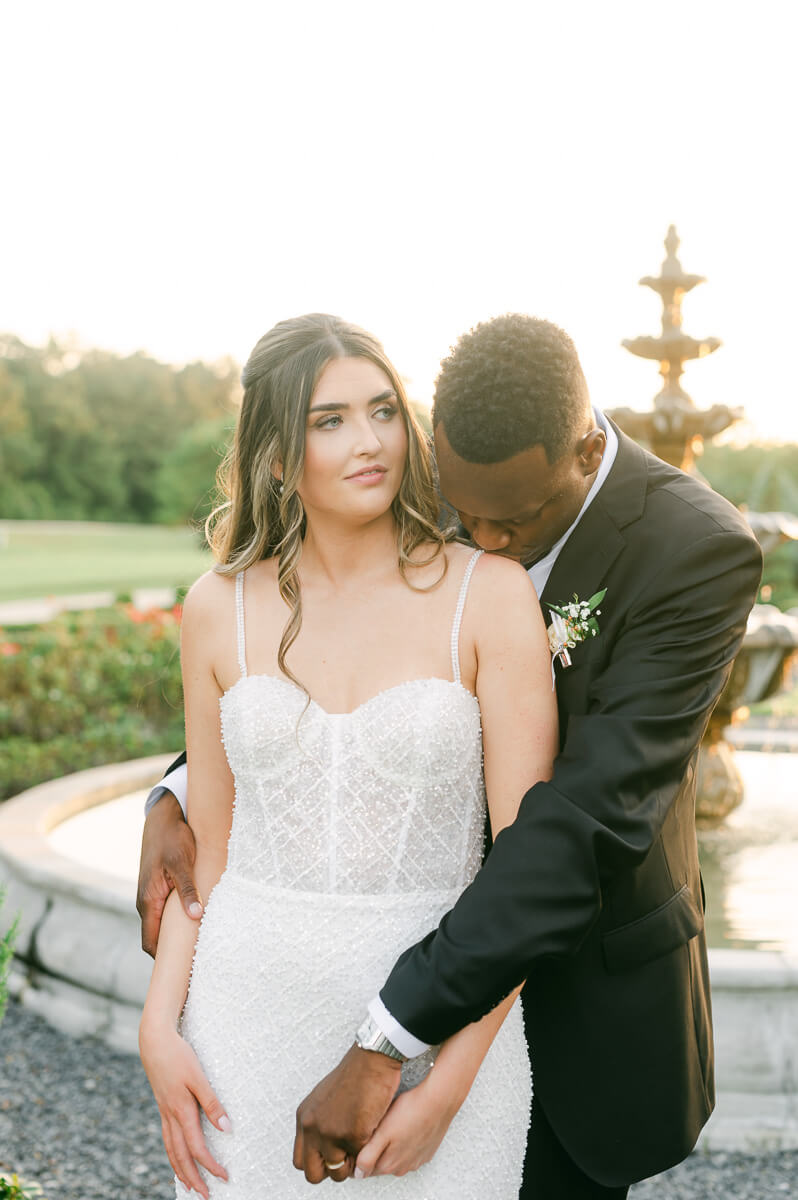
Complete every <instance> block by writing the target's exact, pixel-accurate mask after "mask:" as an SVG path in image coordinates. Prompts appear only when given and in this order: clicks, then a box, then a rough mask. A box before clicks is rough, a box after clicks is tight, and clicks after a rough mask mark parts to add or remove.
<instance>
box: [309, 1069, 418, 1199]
mask: <svg viewBox="0 0 798 1200" xmlns="http://www.w3.org/2000/svg"><path fill="white" fill-rule="evenodd" d="M401 1070H402V1064H401V1063H400V1062H398V1061H397V1060H396V1059H393V1058H389V1057H388V1056H387V1055H386V1054H379V1053H377V1052H376V1051H374V1050H361V1048H360V1047H359V1046H357V1045H354V1046H352V1047H351V1048H350V1049H349V1050H347V1052H346V1054H345V1055H344V1057H343V1058H342V1059H341V1061H340V1062H339V1064H338V1066H337V1067H335V1068H334V1069H333V1070H332V1071H330V1073H329V1075H325V1077H324V1079H322V1081H321V1083H317V1084H316V1086H315V1087H314V1089H313V1091H312V1092H310V1094H309V1095H307V1096H306V1097H305V1099H304V1100H303V1101H302V1103H301V1104H300V1106H299V1108H298V1109H297V1113H296V1140H295V1142H294V1166H295V1167H296V1169H297V1170H298V1171H304V1172H305V1178H306V1179H307V1180H308V1182H309V1183H321V1181H322V1179H325V1178H326V1177H327V1176H328V1175H329V1177H330V1178H331V1179H334V1180H336V1181H340V1180H342V1179H346V1178H347V1177H348V1176H349V1175H350V1174H351V1173H352V1168H353V1166H354V1161H355V1159H356V1158H357V1156H358V1154H359V1153H360V1150H361V1149H362V1147H363V1146H365V1144H366V1142H367V1141H368V1140H369V1138H370V1137H371V1135H372V1134H373V1132H374V1130H375V1129H376V1128H377V1126H378V1125H379V1123H380V1121H381V1120H382V1118H383V1117H384V1116H385V1114H386V1112H387V1111H388V1108H389V1107H390V1104H391V1101H392V1100H393V1098H394V1096H395V1095H396V1091H397V1088H398V1087H399V1076H400V1074H401ZM343 1159H346V1167H345V1168H341V1169H340V1170H336V1171H332V1172H330V1171H328V1170H327V1166H326V1164H327V1163H340V1162H341V1161H342V1160H343Z"/></svg>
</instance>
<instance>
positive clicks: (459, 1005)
mask: <svg viewBox="0 0 798 1200" xmlns="http://www.w3.org/2000/svg"><path fill="white" fill-rule="evenodd" d="M760 576H761V554H760V551H759V548H758V546H757V544H756V542H755V541H754V540H753V538H751V537H749V536H747V535H745V534H743V533H737V532H723V531H719V532H717V533H713V534H711V535H710V536H707V537H704V538H702V539H700V540H698V541H694V542H693V543H692V544H690V545H689V546H687V547H686V548H685V549H684V550H683V551H681V552H680V553H679V555H678V556H677V557H676V558H675V559H674V558H671V559H670V560H669V561H666V562H663V563H662V564H661V566H660V568H659V570H658V572H657V573H656V574H655V575H654V576H653V577H652V575H651V572H649V573H648V578H647V579H646V580H645V581H643V582H642V585H641V588H640V590H639V592H638V594H637V595H636V596H635V597H634V599H633V600H632V602H631V604H629V608H628V612H627V615H626V618H625V620H624V622H623V625H622V628H621V629H620V632H619V633H618V636H617V637H616V640H615V644H614V646H613V649H612V653H611V655H610V658H609V661H608V664H607V666H606V668H605V669H604V670H603V672H602V673H601V674H600V675H598V676H597V677H596V678H595V679H594V680H593V681H592V684H591V688H590V696H589V708H588V713H587V715H584V716H571V717H570V719H569V722H568V728H567V736H566V740H565V744H564V747H563V750H562V752H561V754H560V755H559V757H558V758H557V760H556V762H555V767H554V773H553V776H552V778H551V780H549V781H547V782H544V783H538V784H536V785H535V786H534V787H533V788H531V789H530V790H529V791H528V792H527V793H526V795H525V796H524V798H523V800H522V802H521V805H520V809H519V813H518V817H517V818H516V820H515V821H514V823H513V824H512V825H510V826H509V827H508V828H506V829H505V830H503V831H502V832H501V833H500V834H499V836H498V837H497V839H496V841H495V843H494V845H493V847H492V849H491V852H490V854H489V855H488V858H487V860H486V862H485V864H484V866H483V867H482V869H481V870H480V871H479V873H478V874H477V876H476V878H475V879H474V881H473V883H472V884H471V885H470V886H469V887H468V888H467V889H466V890H465V891H464V892H463V894H462V896H461V897H460V898H459V899H458V901H457V903H456V905H455V906H454V908H453V909H451V911H450V912H448V913H447V914H446V915H445V916H444V918H443V920H442V921H441V923H440V925H439V926H438V929H437V930H436V931H434V932H432V933H430V934H428V935H427V937H426V938H424V940H423V941H421V942H419V943H417V944H416V945H415V946H413V947H411V948H410V949H409V950H407V951H405V953H404V954H403V955H402V956H401V957H400V958H399V960H398V961H397V963H396V964H395V966H394V968H393V970H392V972H391V974H390V975H389V977H388V980H387V982H386V983H385V985H384V987H383V989H382V991H381V993H380V997H381V999H382V1001H383V1003H384V1004H385V1006H386V1008H387V1009H388V1010H389V1012H390V1013H391V1014H392V1015H393V1016H394V1017H395V1018H396V1019H397V1021H399V1022H400V1024H401V1025H402V1026H403V1027H404V1028H406V1029H407V1030H408V1031H410V1032H411V1033H412V1034H413V1035H415V1036H416V1037H418V1038H420V1039H422V1040H423V1041H426V1042H430V1043H436V1042H440V1041H442V1040H444V1039H445V1038H447V1037H449V1036H451V1035H452V1034H453V1033H455V1032H456V1031H457V1030H458V1029H461V1028H462V1027H463V1026H464V1025H467V1024H468V1023H470V1022H471V1021H475V1020H478V1019H479V1018H480V1017H482V1016H483V1015H484V1014H485V1013H486V1012H489V1011H490V1010H491V1009H492V1008H493V1007H495V1005H496V1004H498V1003H499V1002H500V1000H501V999H502V998H503V997H504V996H506V995H507V994H508V993H509V992H510V991H511V990H512V989H513V988H514V987H516V986H517V985H518V984H519V983H521V982H522V980H524V979H525V978H527V977H528V976H529V975H530V973H532V972H533V971H534V968H535V965H536V964H538V963H540V962H541V961H543V960H545V959H557V958H563V957H566V956H568V955H571V954H573V953H575V952H576V951H577V950H578V948H579V946H580V944H581V942H582V941H583V940H584V938H585V936H586V935H587V934H588V932H589V931H590V929H591V927H592V926H593V924H594V923H595V921H596V920H597V918H598V916H599V912H600V910H601V903H602V885H603V884H604V883H605V882H606V881H607V880H609V879H611V878H612V877H613V876H614V875H615V874H616V873H620V872H623V871H624V870H627V869H629V868H631V867H634V866H636V865H637V864H638V863H640V862H641V861H642V860H643V858H644V857H645V856H646V854H647V853H648V851H649V849H650V848H651V846H652V845H653V843H654V842H655V841H656V839H657V837H658V834H659V831H660V830H661V827H662V824H663V821H664V819H665V816H666V814H667V812H668V809H669V806H670V805H671V804H672V803H673V801H674V799H675V797H676V795H677V793H678V791H679V788H680V786H681V783H682V780H683V778H684V775H685V772H686V770H687V766H688V763H689V762H690V759H691V758H692V756H693V754H694V752H695V750H696V748H697V746H698V744H699V742H700V740H701V737H702V735H703V733H704V730H705V728H706V725H707V721H708V720H709V717H710V714H711V712H712V709H713V708H714V706H715V703H716V701H717V699H718V697H719V695H720V693H721V691H722V689H723V687H724V685H725V683H726V681H727V679H728V676H729V673H730V671H731V667H732V664H733V661H734V658H735V656H736V654H737V652H738V650H739V648H740V644H741V642H742V639H743V635H744V633H745V627H746V621H747V618H748V614H749V612H750V609H751V606H752V604H753V602H754V599H755V597H756V591H757V588H758V586H759V580H760ZM610 603H612V598H611V597H610V596H609V595H608V596H607V598H606V600H605V602H604V607H605V609H606V608H607V607H608V605H609V604H610Z"/></svg>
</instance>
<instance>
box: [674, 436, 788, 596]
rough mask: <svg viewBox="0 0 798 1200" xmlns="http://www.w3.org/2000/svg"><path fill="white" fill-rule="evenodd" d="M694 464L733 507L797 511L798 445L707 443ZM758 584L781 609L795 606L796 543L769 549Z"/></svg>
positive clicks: (755, 510) (753, 510) (754, 509)
mask: <svg viewBox="0 0 798 1200" xmlns="http://www.w3.org/2000/svg"><path fill="white" fill-rule="evenodd" d="M698 466H699V469H700V470H701V473H702V474H703V475H704V477H705V478H706V479H707V480H708V481H709V483H710V484H711V485H712V487H713V488H715V490H716V491H718V492H720V494H721V495H722V496H725V497H726V499H727V500H730V501H731V502H732V504H734V505H736V507H738V508H742V509H747V510H748V511H750V512H786V513H792V514H793V515H795V516H798V446H795V445H784V446H754V445H752V446H742V447H736V446H713V445H709V446H706V447H705V450H704V454H703V457H702V458H701V459H700V461H699V463H698ZM762 584H763V595H762V599H763V600H766V601H767V602H768V603H770V604H777V605H778V606H779V608H781V609H788V608H794V607H796V606H798V543H796V542H793V543H791V544H785V545H783V546H780V547H779V548H778V549H776V550H772V551H771V552H770V553H769V554H768V555H767V558H766V560H765V571H764V575H763V578H762Z"/></svg>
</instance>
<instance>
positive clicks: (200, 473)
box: [155, 417, 233, 525]
mask: <svg viewBox="0 0 798 1200" xmlns="http://www.w3.org/2000/svg"><path fill="white" fill-rule="evenodd" d="M232 434H233V425H232V423H231V419H230V418H229V417H221V418H219V419H218V420H216V421H204V422H203V423H202V424H200V425H197V426H196V428H194V429H188V430H186V432H185V433H183V434H182V435H181V437H180V439H179V441H178V442H177V444H176V445H175V447H174V449H172V450H170V451H169V452H168V453H167V454H166V455H165V457H164V459H163V461H162V462H161V465H160V468H159V472H158V477H157V480H156V484H155V493H156V498H157V510H156V517H157V519H158V520H159V521H163V522H164V523H165V524H167V525H176V524H178V523H181V524H182V523H185V522H186V521H192V522H195V523H197V524H201V523H203V522H204V521H205V518H206V517H207V516H208V514H209V513H210V511H211V509H212V508H213V506H214V504H215V502H216V501H215V487H214V480H215V478H216V471H217V469H218V467H219V463H220V462H221V460H222V458H223V457H224V455H225V453H226V451H227V447H228V445H229V443H230V439H231V437H232Z"/></svg>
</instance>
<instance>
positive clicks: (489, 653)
mask: <svg viewBox="0 0 798 1200" xmlns="http://www.w3.org/2000/svg"><path fill="white" fill-rule="evenodd" d="M468 630H472V631H473V633H472V637H473V644H474V647H475V651H476V659H477V671H476V693H477V697H478V699H479V703H480V708H481V711H482V737H483V745H484V751H485V785H486V788H487V794H488V810H489V814H490V823H491V831H492V833H493V837H494V838H495V837H496V836H497V834H498V833H499V831H500V830H502V829H504V827H505V826H506V825H510V824H511V823H512V822H513V821H514V820H515V817H516V815H517V813H518V807H519V804H520V802H521V797H522V796H523V795H524V794H525V793H526V792H527V791H528V789H529V788H530V787H531V786H532V785H533V784H534V783H537V782H538V780H541V779H549V778H550V776H551V772H552V764H553V762H554V757H555V755H556V753H557V705H556V699H555V695H554V692H553V690H552V686H551V655H550V652H549V646H548V639H547V636H546V630H545V625H544V622H543V616H542V613H541V611H540V606H539V604H538V600H537V596H536V595H535V591H534V588H533V587H532V584H531V582H530V580H529V577H528V575H527V574H526V572H525V571H524V570H523V569H522V568H521V567H519V566H517V565H516V564H515V563H511V562H508V561H507V560H504V559H499V558H498V557H496V556H487V555H486V556H485V557H484V558H483V559H482V560H481V561H480V563H479V564H478V567H477V570H476V571H475V573H474V579H473V581H472V584H471V592H470V594H469V600H468V605H467V607H466V622H464V628H463V634H462V636H461V644H465V643H466V642H467V640H468ZM520 990H521V988H520V987H519V988H516V989H515V991H513V992H511V993H510V995H509V996H508V997H507V998H506V999H505V1000H503V1001H502V1002H501V1004H499V1005H497V1007H496V1008H494V1009H493V1010H492V1011H491V1012H489V1013H488V1014H487V1015H486V1016H484V1017H483V1018H482V1020H480V1021H476V1022H474V1023H473V1024H471V1025H466V1026H465V1027H464V1028H463V1029H461V1030H460V1031H459V1033H457V1034H455V1035H454V1036H453V1037H451V1038H449V1039H448V1040H447V1041H446V1042H444V1044H443V1045H442V1047H441V1050H440V1053H439V1055H438V1058H437V1060H436V1062H435V1066H434V1067H433V1069H432V1071H430V1073H429V1075H428V1076H427V1078H426V1079H425V1080H424V1081H423V1083H421V1084H420V1085H419V1086H418V1087H416V1088H414V1089H413V1090H412V1091H409V1092H405V1093H403V1094H402V1095H401V1096H399V1097H398V1098H397V1099H396V1100H395V1101H394V1103H393V1105H392V1106H391V1108H390V1109H389V1110H388V1113H387V1114H386V1116H385V1118H384V1119H383V1121H382V1122H381V1124H380V1125H379V1127H378V1128H377V1130H376V1131H375V1133H374V1136H373V1137H372V1139H371V1141H370V1142H368V1143H367V1145H366V1146H364V1148H363V1150H361V1152H360V1154H359V1156H358V1160H357V1167H358V1173H359V1172H360V1171H362V1172H363V1174H364V1175H372V1174H404V1173H405V1172H406V1171H410V1170H415V1169H416V1168H417V1167H419V1166H420V1165H421V1164H422V1163H423V1162H426V1161H427V1160H428V1159H430V1158H431V1157H432V1155H433V1154H434V1153H435V1151H436V1150H437V1148H438V1146H439V1145H440V1142H441V1140H442V1139H443V1136H444V1134H445V1133H446V1130H447V1129H448V1127H449V1124H450V1122H451V1120H452V1118H453V1116H454V1114H455V1113H456V1112H457V1110H458V1109H459V1108H460V1106H461V1104H462V1103H463V1101H464V1100H465V1098H466V1096H467V1095H468V1092H469V1090H470V1088H471V1085H472V1083H473V1082H474V1079H475V1078H476V1075H477V1072H478V1071H479V1068H480V1066H481V1064H482V1060H483V1059H484V1057H485V1055H486V1054H487V1052H488V1050H489V1048H490V1045H491V1043H492V1042H493V1039H494V1038H495V1036H496V1034H497V1032H498V1030H499V1028H500V1026H501V1024H502V1022H503V1020H504V1018H505V1017H506V1015H507V1013H508V1012H509V1011H510V1009H511V1007H512V1005H513V1003H514V1001H515V999H516V997H517V996H518V993H519V992H520Z"/></svg>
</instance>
